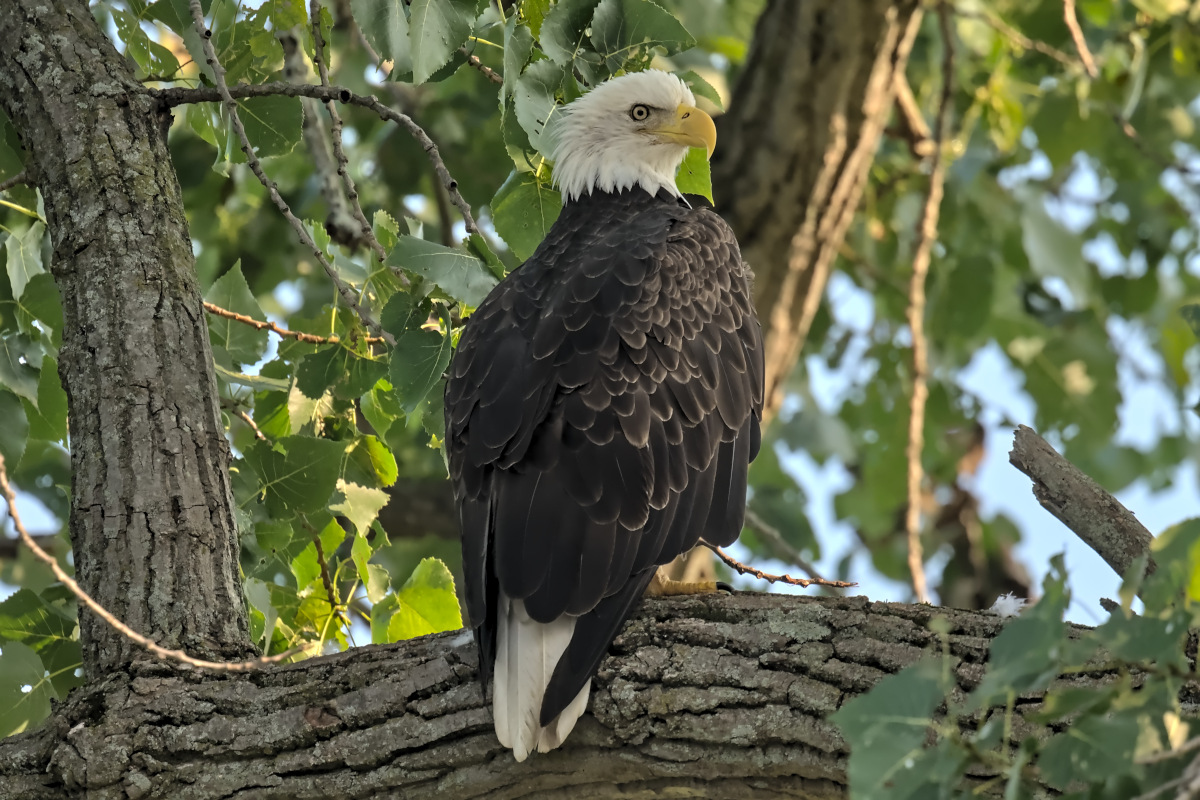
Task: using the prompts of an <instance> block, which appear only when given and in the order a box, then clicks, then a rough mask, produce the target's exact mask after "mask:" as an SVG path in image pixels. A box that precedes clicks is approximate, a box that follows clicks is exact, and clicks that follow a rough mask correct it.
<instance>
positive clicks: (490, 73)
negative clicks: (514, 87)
mask: <svg viewBox="0 0 1200 800" xmlns="http://www.w3.org/2000/svg"><path fill="white" fill-rule="evenodd" d="M458 49H459V52H461V53H462V54H463V55H465V56H466V57H467V63H468V64H470V65H471V66H472V67H474V68H475V69H477V70H479V71H480V72H482V73H483V74H484V75H486V76H487V79H488V80H489V81H491V82H492V83H504V76H502V75H501V74H500V73H498V72H496V71H495V70H494V69H492V68H491V67H489V66H488V65H487V64H484V63H483V62H482V61H480V60H479V56H477V55H475V54H474V53H472V52H471V51H469V50H467V48H466V47H460V48H458Z"/></svg>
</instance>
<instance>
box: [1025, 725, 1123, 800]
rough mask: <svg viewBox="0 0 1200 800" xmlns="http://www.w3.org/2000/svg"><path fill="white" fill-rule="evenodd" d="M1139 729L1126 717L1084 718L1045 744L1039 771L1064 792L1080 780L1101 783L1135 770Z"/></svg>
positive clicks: (1040, 758)
mask: <svg viewBox="0 0 1200 800" xmlns="http://www.w3.org/2000/svg"><path fill="white" fill-rule="evenodd" d="M1138 733H1139V726H1138V725H1137V722H1136V719H1134V718H1132V717H1131V716H1129V715H1118V716H1116V717H1115V718H1103V717H1094V716H1085V717H1083V718H1081V719H1078V720H1074V721H1073V722H1072V723H1071V725H1070V726H1069V727H1068V728H1067V730H1065V731H1064V732H1062V733H1060V734H1058V735H1057V736H1055V737H1054V738H1052V739H1051V740H1050V741H1049V742H1047V743H1046V744H1045V746H1044V747H1043V748H1042V752H1041V755H1040V757H1039V758H1038V767H1039V768H1040V770H1041V773H1042V776H1043V777H1044V778H1045V780H1046V782H1047V783H1048V784H1050V785H1051V786H1053V787H1055V788H1057V789H1065V788H1066V787H1067V786H1068V785H1069V784H1072V783H1075V782H1076V781H1078V780H1080V779H1081V778H1086V780H1087V781H1088V782H1101V781H1104V780H1106V779H1108V778H1110V777H1114V776H1117V775H1122V774H1124V773H1126V772H1129V771H1130V770H1131V769H1133V768H1134V764H1133V754H1134V750H1135V748H1136V747H1137V741H1138Z"/></svg>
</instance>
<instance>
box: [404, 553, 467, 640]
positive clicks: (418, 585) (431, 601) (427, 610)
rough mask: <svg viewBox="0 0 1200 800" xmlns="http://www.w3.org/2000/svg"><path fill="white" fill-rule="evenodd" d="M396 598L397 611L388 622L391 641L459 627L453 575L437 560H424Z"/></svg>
mask: <svg viewBox="0 0 1200 800" xmlns="http://www.w3.org/2000/svg"><path fill="white" fill-rule="evenodd" d="M396 597H397V599H398V600H399V601H400V602H399V608H397V610H396V612H395V614H394V615H393V616H392V618H391V620H390V621H389V622H388V638H389V639H390V640H391V641H393V642H396V641H400V640H402V639H411V638H412V637H414V636H424V635H426V634H429V633H439V632H441V631H452V630H457V629H458V628H461V627H462V612H461V611H460V610H459V606H458V595H457V594H455V592H454V576H453V575H451V574H450V570H449V568H447V567H446V565H445V564H444V563H443V562H442V561H440V560H439V559H436V558H426V559H423V560H422V561H421V563H420V564H418V565H417V568H416V569H414V570H413V572H412V575H409V576H408V580H407V581H405V582H404V586H402V587H401V588H400V591H398V592H396Z"/></svg>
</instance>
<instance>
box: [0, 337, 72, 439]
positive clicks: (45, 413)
mask: <svg viewBox="0 0 1200 800" xmlns="http://www.w3.org/2000/svg"><path fill="white" fill-rule="evenodd" d="M37 392H38V402H37V405H36V406H35V405H34V404H33V403H31V402H29V401H28V400H26V399H24V398H21V403H22V405H23V406H24V408H25V416H26V417H27V418H28V420H29V436H30V438H32V439H44V440H46V441H49V442H63V443H65V442H66V440H67V393H66V392H65V391H63V387H62V380H61V379H60V378H59V376H58V362H56V361H55V360H54V359H53V358H52V357H51V356H45V357H43V358H42V370H41V372H39V373H38V390H37ZM0 419H4V417H3V416H0Z"/></svg>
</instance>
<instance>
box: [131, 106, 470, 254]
mask: <svg viewBox="0 0 1200 800" xmlns="http://www.w3.org/2000/svg"><path fill="white" fill-rule="evenodd" d="M145 91H146V92H147V93H149V94H151V95H153V96H154V97H157V98H158V99H159V102H161V103H162V104H163V105H164V106H165V107H167V108H171V107H173V106H179V105H185V104H187V103H215V102H219V101H222V100H223V99H224V96H225V95H226V94H228V95H229V96H230V97H232V98H236V99H239V100H240V99H245V98H247V97H274V96H282V97H315V98H316V99H318V100H325V101H333V100H336V101H338V102H340V103H345V104H347V105H352V106H361V107H363V108H366V109H370V110H371V111H373V112H375V113H376V114H377V115H378V116H379V117H380V119H385V120H387V121H388V122H394V123H395V124H397V125H399V126H400V127H402V128H404V129H405V130H406V131H408V133H409V134H410V135H411V136H412V137H413V138H414V139H416V140H417V143H418V144H420V145H421V148H422V149H423V150H424V151H425V154H426V155H427V156H428V157H429V160H430V161H431V162H432V163H433V168H434V170H435V171H436V172H437V175H438V178H439V179H440V180H441V182H442V185H443V186H445V187H446V191H447V192H448V193H449V195H450V201H451V202H452V203H454V206H455V207H456V208H457V209H458V211H459V213H460V214H462V218H463V224H464V225H466V228H467V232H468V233H479V226H478V225H476V224H475V218H474V216H472V214H471V206H470V205H468V203H467V201H466V200H464V199H463V196H462V194H461V193H459V191H458V181H456V180H454V178H453V177H451V175H450V171H449V170H447V169H446V164H445V162H444V161H442V156H441V154H440V153H439V152H438V147H437V144H435V143H434V141H433V139H431V138H429V134H427V133H426V132H425V130H424V129H423V128H422V127H421V126H420V125H418V124H417V123H416V122H414V121H413V119H412V117H410V116H408V115H407V114H402V113H400V112H399V111H397V110H396V109H394V108H391V107H389V106H385V105H384V104H383V103H381V102H379V99H378V98H376V97H375V96H373V95H368V96H364V95H360V94H355V93H354V92H352V91H350V90H349V89H347V88H346V87H344V86H338V85H336V84H335V85H332V86H314V85H312V84H307V83H279V82H275V83H258V84H253V85H247V84H240V85H238V86H226V87H224V90H223V91H222V90H221V89H220V87H218V88H215V89H214V88H210V87H199V88H195V89H192V88H187V87H181V86H176V87H172V88H170V89H153V88H147V89H145Z"/></svg>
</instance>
